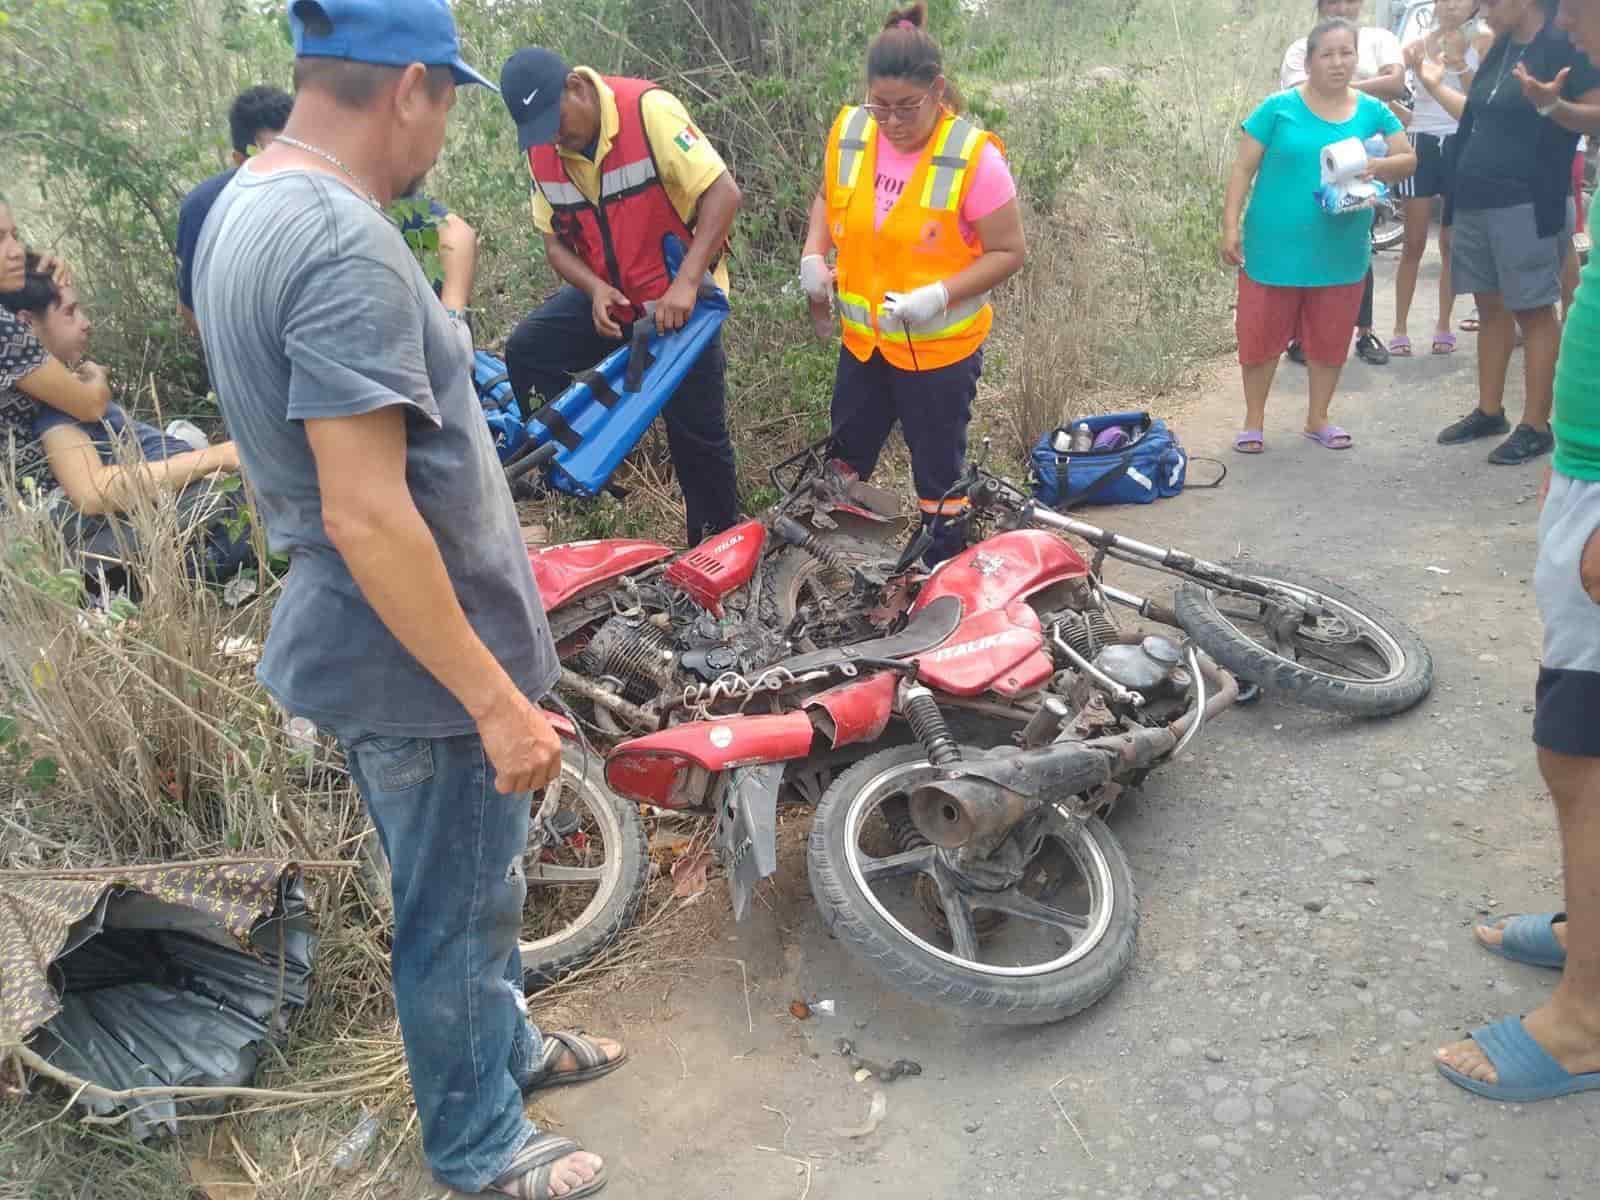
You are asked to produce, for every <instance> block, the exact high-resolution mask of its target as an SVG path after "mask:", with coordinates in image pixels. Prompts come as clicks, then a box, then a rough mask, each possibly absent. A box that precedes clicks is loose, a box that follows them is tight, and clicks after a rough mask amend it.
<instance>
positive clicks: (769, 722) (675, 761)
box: [606, 712, 814, 808]
mask: <svg viewBox="0 0 1600 1200" xmlns="http://www.w3.org/2000/svg"><path fill="white" fill-rule="evenodd" d="M813 732H814V731H813V729H812V726H811V718H809V717H807V716H806V714H805V713H803V712H797V713H784V714H782V715H781V716H772V717H730V718H729V719H727V720H725V721H691V722H689V723H688V724H685V725H674V726H673V727H672V728H671V729H663V730H661V731H660V732H659V733H651V734H646V735H645V736H644V737H641V738H634V739H632V740H631V741H627V742H623V743H622V745H620V746H618V747H617V748H616V749H615V750H613V751H612V752H611V757H610V758H609V759H607V760H606V782H607V783H608V784H610V785H611V790H612V791H614V792H617V793H618V794H619V795H623V796H627V797H629V798H630V799H633V800H642V801H644V802H645V803H646V804H657V805H660V806H662V807H663V808H687V807H689V806H690V805H692V804H694V803H695V802H696V800H698V799H699V796H698V795H696V794H694V792H695V790H696V789H694V788H693V787H692V786H690V784H691V783H692V775H693V770H694V768H699V769H700V772H702V773H710V774H715V773H716V772H719V771H726V770H730V769H731V768H733V767H747V766H753V765H755V764H756V763H770V762H786V761H788V760H789V759H791V758H804V757H805V756H806V755H808V754H810V753H811V740H812V734H813Z"/></svg>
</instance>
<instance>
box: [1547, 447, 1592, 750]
mask: <svg viewBox="0 0 1600 1200" xmlns="http://www.w3.org/2000/svg"><path fill="white" fill-rule="evenodd" d="M1597 532H1600V481H1591V480H1586V479H1570V478H1568V477H1567V476H1565V475H1563V474H1561V473H1560V472H1559V471H1558V472H1556V473H1555V474H1554V475H1553V476H1552V477H1551V482H1550V496H1549V498H1548V499H1547V500H1546V501H1545V504H1544V512H1543V513H1541V514H1540V516H1539V565H1538V567H1537V568H1535V570H1534V574H1533V593H1534V596H1535V597H1536V598H1537V599H1538V601H1539V614H1540V616H1542V617H1543V618H1544V653H1543V655H1542V657H1541V659H1540V664H1539V686H1538V692H1537V696H1536V703H1535V706H1534V715H1533V740H1534V742H1535V743H1537V744H1538V745H1540V746H1542V747H1544V748H1545V749H1546V750H1554V751H1555V752H1556V753H1558V754H1570V755H1574V756H1578V757H1583V758H1600V719H1597V716H1596V714H1600V604H1596V603H1595V602H1594V601H1593V600H1591V599H1590V598H1589V594H1588V593H1587V592H1586V591H1584V590H1583V582H1582V580H1580V579H1579V577H1578V564H1579V562H1580V561H1581V559H1582V558H1583V550H1584V547H1585V546H1587V545H1588V544H1589V539H1590V538H1591V537H1593V536H1595V534H1596V533H1597Z"/></svg>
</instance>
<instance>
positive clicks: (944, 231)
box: [823, 105, 1005, 371]
mask: <svg viewBox="0 0 1600 1200" xmlns="http://www.w3.org/2000/svg"><path fill="white" fill-rule="evenodd" d="M989 142H992V143H994V145H995V147H996V148H997V149H999V150H1000V151H1001V152H1002V153H1004V151H1005V147H1004V146H1003V145H1002V144H1001V142H1000V139H999V138H997V137H995V135H994V134H992V133H988V132H986V131H984V130H982V129H979V128H978V127H977V126H976V125H974V124H973V123H972V122H971V121H969V120H967V119H966V118H965V117H958V116H956V115H955V114H954V113H952V112H950V111H949V110H948V109H947V110H945V112H944V114H943V117H942V118H941V119H940V121H939V124H938V126H937V127H936V128H935V129H934V131H933V136H932V137H930V138H929V139H928V143H927V145H926V146H924V147H923V149H922V157H921V158H920V159H919V160H918V162H917V166H916V169H915V170H914V171H913V172H912V174H911V178H910V179H909V180H908V181H907V183H906V188H905V191H903V192H902V193H901V194H900V199H899V200H897V201H896V202H895V206H894V208H892V209H891V210H890V211H889V215H888V216H886V217H885V218H884V220H883V224H882V225H881V226H876V216H877V197H876V195H875V191H876V189H875V187H874V175H875V172H874V166H875V164H876V162H877V156H878V155H877V150H878V124H877V122H876V121H874V120H873V119H872V117H871V116H869V115H868V113H867V110H866V109H864V108H860V107H857V106H854V105H850V106H846V107H845V108H843V109H841V110H840V112H839V116H838V117H837V118H836V119H835V120H834V122H833V129H832V131H831V132H830V133H829V134H828V151H827V158H826V162H825V166H824V170H825V171H826V175H825V176H824V179H823V193H824V196H825V197H826V200H827V206H828V227H829V230H830V231H831V233H832V235H833V244H834V245H835V246H836V247H837V248H838V251H839V257H838V262H837V264H836V272H837V288H838V296H837V298H836V304H837V307H838V309H839V327H840V332H841V335H842V336H843V338H844V344H845V346H846V347H847V348H848V349H849V351H850V353H852V354H854V355H855V356H856V357H857V358H858V359H860V360H861V361H862V362H866V361H867V359H869V358H871V357H872V352H873V351H874V350H877V351H878V352H879V353H881V354H882V355H883V357H884V358H885V359H886V360H887V361H888V362H889V363H890V364H891V365H892V366H895V367H899V368H900V369H901V370H904V371H912V370H919V369H920V370H924V371H927V370H932V369H933V368H935V367H945V366H949V365H950V364H952V363H958V362H960V361H961V360H962V359H964V358H967V357H969V356H970V355H972V354H974V353H975V352H976V351H977V349H978V347H979V346H981V345H983V340H984V338H986V337H988V336H989V327H990V326H991V325H993V324H994V310H993V309H992V308H991V307H990V305H989V297H988V295H987V294H984V295H982V296H975V297H973V298H972V299H970V300H964V301H962V302H960V303H959V304H952V305H951V306H950V307H949V309H948V310H946V312H945V313H944V315H943V316H940V317H936V318H935V319H933V320H932V321H929V322H927V323H926V324H924V325H921V326H913V327H912V328H911V329H909V330H907V329H906V328H905V327H904V326H901V325H899V324H897V323H895V324H887V325H886V327H885V328H882V329H880V328H879V310H880V308H881V306H882V304H883V298H884V293H886V292H909V291H911V290H913V289H914V288H919V287H922V286H923V285H924V284H929V283H937V282H939V281H940V280H944V279H948V278H949V277H950V276H952V275H954V274H955V273H956V272H958V271H960V270H962V269H963V268H965V267H967V266H970V265H971V264H972V263H974V262H976V261H977V259H978V257H979V256H980V255H981V254H982V253H983V248H982V247H981V246H972V245H969V244H968V243H967V240H966V239H965V238H963V237H962V236H961V226H960V215H961V205H962V202H963V201H964V200H965V199H966V197H967V193H968V191H970V190H971V187H972V180H973V176H974V175H975V174H976V171H975V170H974V168H975V167H976V166H977V163H978V155H979V154H980V153H982V151H983V147H984V145H985V144H986V143H989ZM875 226H876V227H875ZM908 341H909V343H910V344H908ZM913 347H914V349H913Z"/></svg>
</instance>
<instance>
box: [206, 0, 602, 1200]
mask: <svg viewBox="0 0 1600 1200" xmlns="http://www.w3.org/2000/svg"><path fill="white" fill-rule="evenodd" d="M289 19H290V26H291V28H292V30H293V34H294V46H295V92H296V95H295V103H294V110H293V112H292V113H291V114H290V117H289V123H288V125H287V126H286V127H285V129H284V130H283V132H282V133H280V134H279V135H278V137H277V139H276V140H275V141H274V142H273V143H272V145H271V146H270V147H268V148H267V149H266V150H264V151H262V152H261V153H260V154H259V155H256V156H255V157H253V158H251V159H250V161H249V162H248V163H246V164H245V165H244V166H242V167H240V168H239V172H238V174H237V175H235V176H234V178H233V181H232V182H231V183H230V184H229V185H228V187H227V189H226V190H225V191H224V192H223V193H222V195H221V196H220V197H218V199H217V201H216V205H215V208H214V209H213V211H212V214H211V216H210V217H209V218H208V219H207V220H206V222H205V226H204V228H203V229H202V231H201V234H200V243H199V247H198V249H197V250H196V253H195V274H194V280H195V293H194V296H195V313H196V315H197V316H198V318H199V322H200V329H201V334H202V336H203V338H204V341H205V344H206V347H207V350H208V351H209V353H210V355H211V359H212V363H213V370H214V372H215V375H216V378H217V384H218V386H217V392H218V395H220V396H221V397H222V400H221V404H222V410H223V415H224V416H225V417H226V418H227V421H228V428H229V430H230V431H231V432H232V433H233V435H234V437H235V438H236V439H237V444H238V451H239V458H240V460H241V462H242V463H243V465H244V468H245V470H246V471H247V472H248V474H249V477H250V480H251V483H252V485H253V490H254V492H255V496H256V500H257V511H258V512H259V514H260V515H261V517H262V519H263V520H264V521H265V523H266V527H267V534H268V538H269V541H270V542H271V544H272V546H273V547H274V548H275V549H281V550H283V551H286V552H287V553H288V555H289V558H290V562H291V564H292V568H291V570H290V571H289V573H288V575H287V577H286V580H285V583H284V587H283V591H282V594H281V595H280V597H279V599H278V603H277V606H276V607H275V608H274V609H273V614H272V631H271V633H270V635H269V636H268V638H267V643H266V646H265V648H264V650H263V652H262V657H261V665H260V667H259V668H258V670H257V674H258V677H259V678H260V680H261V682H262V684H263V685H264V686H265V687H266V688H267V689H268V691H270V692H271V693H272V695H273V696H274V697H275V698H276V699H277V700H278V701H279V702H280V703H281V704H282V705H283V706H284V707H285V708H286V709H288V710H289V711H290V712H292V713H294V714H295V715H297V716H302V717H305V718H307V719H308V720H311V721H314V722H316V724H317V725H318V726H320V727H322V728H324V729H328V730H331V731H332V732H333V733H334V734H335V735H336V736H337V737H338V739H339V741H340V743H341V744H342V745H343V747H344V750H345V758H346V761H347V763H348V764H349V769H350V776H351V779H352V781H353V782H354V783H355V785H356V787H357V788H358V789H359V790H360V792H361V796H362V799H363V800H364V801H365V803H366V806H367V811H368V813H369V815H370V816H371V817H372V821H373V824H374V825H375V826H376V827H377V830H378V835H379V838H380V840H381V842H382V846H383V851H384V854H385V856H386V858H387V859H388V862H389V867H390V872H391V891H392V893H393V899H394V936H393V939H392V944H391V948H390V957H391V961H392V967H393V975H394V994H395V1009H396V1012H397V1014H398V1016H399V1019H400V1032H401V1033H402V1035H403V1036H404V1039H405V1049H406V1063H407V1066H408V1067H409V1069H410V1073H411V1089H412V1093H413V1094H414V1096H415V1097H416V1103H417V1114H418V1117H419V1127H420V1130H421V1133H422V1148H423V1151H424V1153H425V1154H426V1155H427V1159H428V1164H429V1166H430V1167H431V1168H432V1170H433V1172H434V1174H435V1175H436V1176H438V1177H439V1178H440V1179H441V1180H443V1181H444V1182H445V1183H446V1184H448V1185H449V1186H450V1187H451V1188H453V1189H455V1190H456V1191H458V1192H465V1193H469V1194H473V1193H487V1194H492V1195H503V1196H512V1197H519V1198H520V1200H551V1198H552V1197H558V1196H559V1197H566V1198H568V1200H576V1198H577V1197H579V1196H587V1195H590V1194H591V1193H593V1192H595V1191H598V1190H599V1189H600V1188H601V1187H602V1186H604V1183H605V1178H606V1177H605V1174H604V1171H603V1166H602V1163H601V1161H600V1159H599V1158H598V1157H597V1156H595V1155H593V1154H589V1153H586V1152H584V1151H583V1150H581V1149H580V1148H579V1146H578V1144H577V1143H576V1142H574V1141H572V1140H571V1139H570V1138H566V1137H562V1136H559V1135H556V1134H550V1133H543V1134H541V1133H540V1132H538V1131H537V1130H535V1129H534V1127H533V1126H532V1124H530V1122H529V1121H528V1119H527V1117H526V1116H525V1115H524V1112H523V1097H524V1095H526V1094H527V1093H528V1092H530V1091H532V1090H534V1089H536V1088H541V1087H548V1086H550V1085H552V1084H555V1083H576V1082H578V1081H580V1080H586V1079H593V1078H595V1077H597V1076H599V1075H602V1074H604V1073H606V1072H607V1071H609V1070H611V1069H612V1068H614V1067H616V1066H619V1065H621V1063H622V1061H623V1059H624V1057H625V1055H624V1054H623V1050H622V1047H621V1046H620V1045H618V1044H617V1043H615V1042H608V1041H606V1040H604V1039H600V1038H584V1037H580V1036H578V1035H575V1034H544V1035H541V1034H540V1032H539V1031H538V1030H537V1029H535V1028H533V1026H532V1025H531V1024H530V1023H529V1021H528V1016H527V1005H526V1002H525V1001H524V999H523V993H522V977H523V976H522V965H521V959H520V955H519V951H518V940H519V933H520V931H521V927H522V919H523V905H524V903H525V901H526V897H527V890H528V889H527V876H526V873H525V871H524V862H525V860H526V859H527V857H528V856H529V854H530V852H532V853H535V854H536V853H537V850H538V848H539V847H541V846H542V845H543V844H544V842H543V840H542V837H543V835H542V831H541V833H540V835H539V836H538V837H535V835H534V834H533V833H532V832H531V831H530V826H531V824H532V822H531V816H532V814H531V811H530V807H531V804H532V803H533V796H532V795H531V794H532V793H536V792H537V791H538V790H539V789H541V788H543V787H544V786H545V785H546V784H548V783H549V782H550V781H551V780H552V779H554V778H556V776H557V773H558V772H559V771H560V768H561V740H560V737H559V735H558V734H557V732H556V730H555V729H554V728H553V726H552V723H551V721H550V720H549V719H548V718H547V717H546V715H545V714H544V713H543V711H542V710H541V709H540V708H539V704H538V702H539V700H540V699H541V698H543V697H544V696H545V695H546V693H547V692H548V691H549V689H550V688H551V686H552V685H553V684H554V682H555V679H556V677H557V676H558V674H559V672H560V663H559V662H558V660H557V658H556V653H555V645H554V643H553V642H552V640H551V636H550V627H549V624H548V623H547V621H546V619H545V615H544V606H543V603H542V601H541V600H540V597H539V590H538V587H537V586H536V585H535V582H534V579H533V573H532V570H531V569H530V567H529V562H528V554H527V550H526V549H525V548H524V546H523V544H522V537H521V534H520V532H519V529H518V523H517V513H516V508H515V506H514V505H513V504H512V502H511V494H510V491H509V489H508V488H507V487H506V482H505V477H504V475H503V474H502V473H501V471H500V464H499V462H498V460H497V459H496V457H495V453H494V447H493V444H492V443H491V441H490V439H489V431H488V427H487V426H486V425H485V424H484V420H483V413H482V410H481V409H480V407H479V404H478V398H477V396H476V394H475V393H474V391H473V388H472V383H471V375H470V368H471V349H470V344H469V343H468V341H467V340H466V339H464V338H463V337H462V336H461V322H460V320H459V319H458V318H456V317H452V316H451V315H450V314H449V313H448V312H447V311H446V309H445V307H444V305H442V304H441V303H440V302H439V300H438V299H437V298H436V297H435V296H434V294H433V289H432V287H431V286H430V284H429V281H428V278H427V276H426V275H425V274H424V273H423V271H422V269H421V267H420V266H419V265H418V264H417V261H416V259H415V258H413V257H412V254H411V251H410V248H409V247H408V246H407V244H406V241H405V238H404V237H403V236H402V235H401V233H400V230H399V229H398V228H397V227H396V226H395V224H394V223H393V222H392V221H391V220H390V219H389V218H387V217H386V216H385V214H384V209H385V208H386V207H387V206H388V205H390V204H391V203H393V201H394V200H395V199H396V198H397V197H400V196H410V195H414V194H415V193H416V192H417V190H418V189H419V188H420V187H421V185H422V182H423V180H424V179H425V178H426V176H427V173H428V171H429V170H430V169H431V168H432V166H433V164H434V161H435V159H436V158H437V157H438V155H439V152H440V149H441V148H442V147H443V145H444V139H445V128H446V125H447V123H448V120H449V115H450V110H451V108H452V107H453V106H454V104H455V102H456V87H457V85H459V84H469V83H477V84H485V83H487V81H486V80H485V79H484V78H483V77H482V76H480V75H479V74H477V72H475V71H473V70H472V69H471V68H470V67H468V66H467V65H466V64H465V63H464V62H462V61H461V56H460V49H459V46H458V44H457V40H456V31H455V25H454V22H453V21H452V19H451V16H450V8H449V6H448V4H446V3H445V0H383V2H382V3H379V2H378V0H293V3H291V4H290V5H289ZM490 86H492V85H490Z"/></svg>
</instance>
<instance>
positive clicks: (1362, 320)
mask: <svg viewBox="0 0 1600 1200" xmlns="http://www.w3.org/2000/svg"><path fill="white" fill-rule="evenodd" d="M1356 328H1357V329H1371V328H1372V268H1371V267H1368V268H1367V287H1366V290H1365V291H1363V292H1362V293H1361V311H1360V312H1359V313H1357V314H1356Z"/></svg>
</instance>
